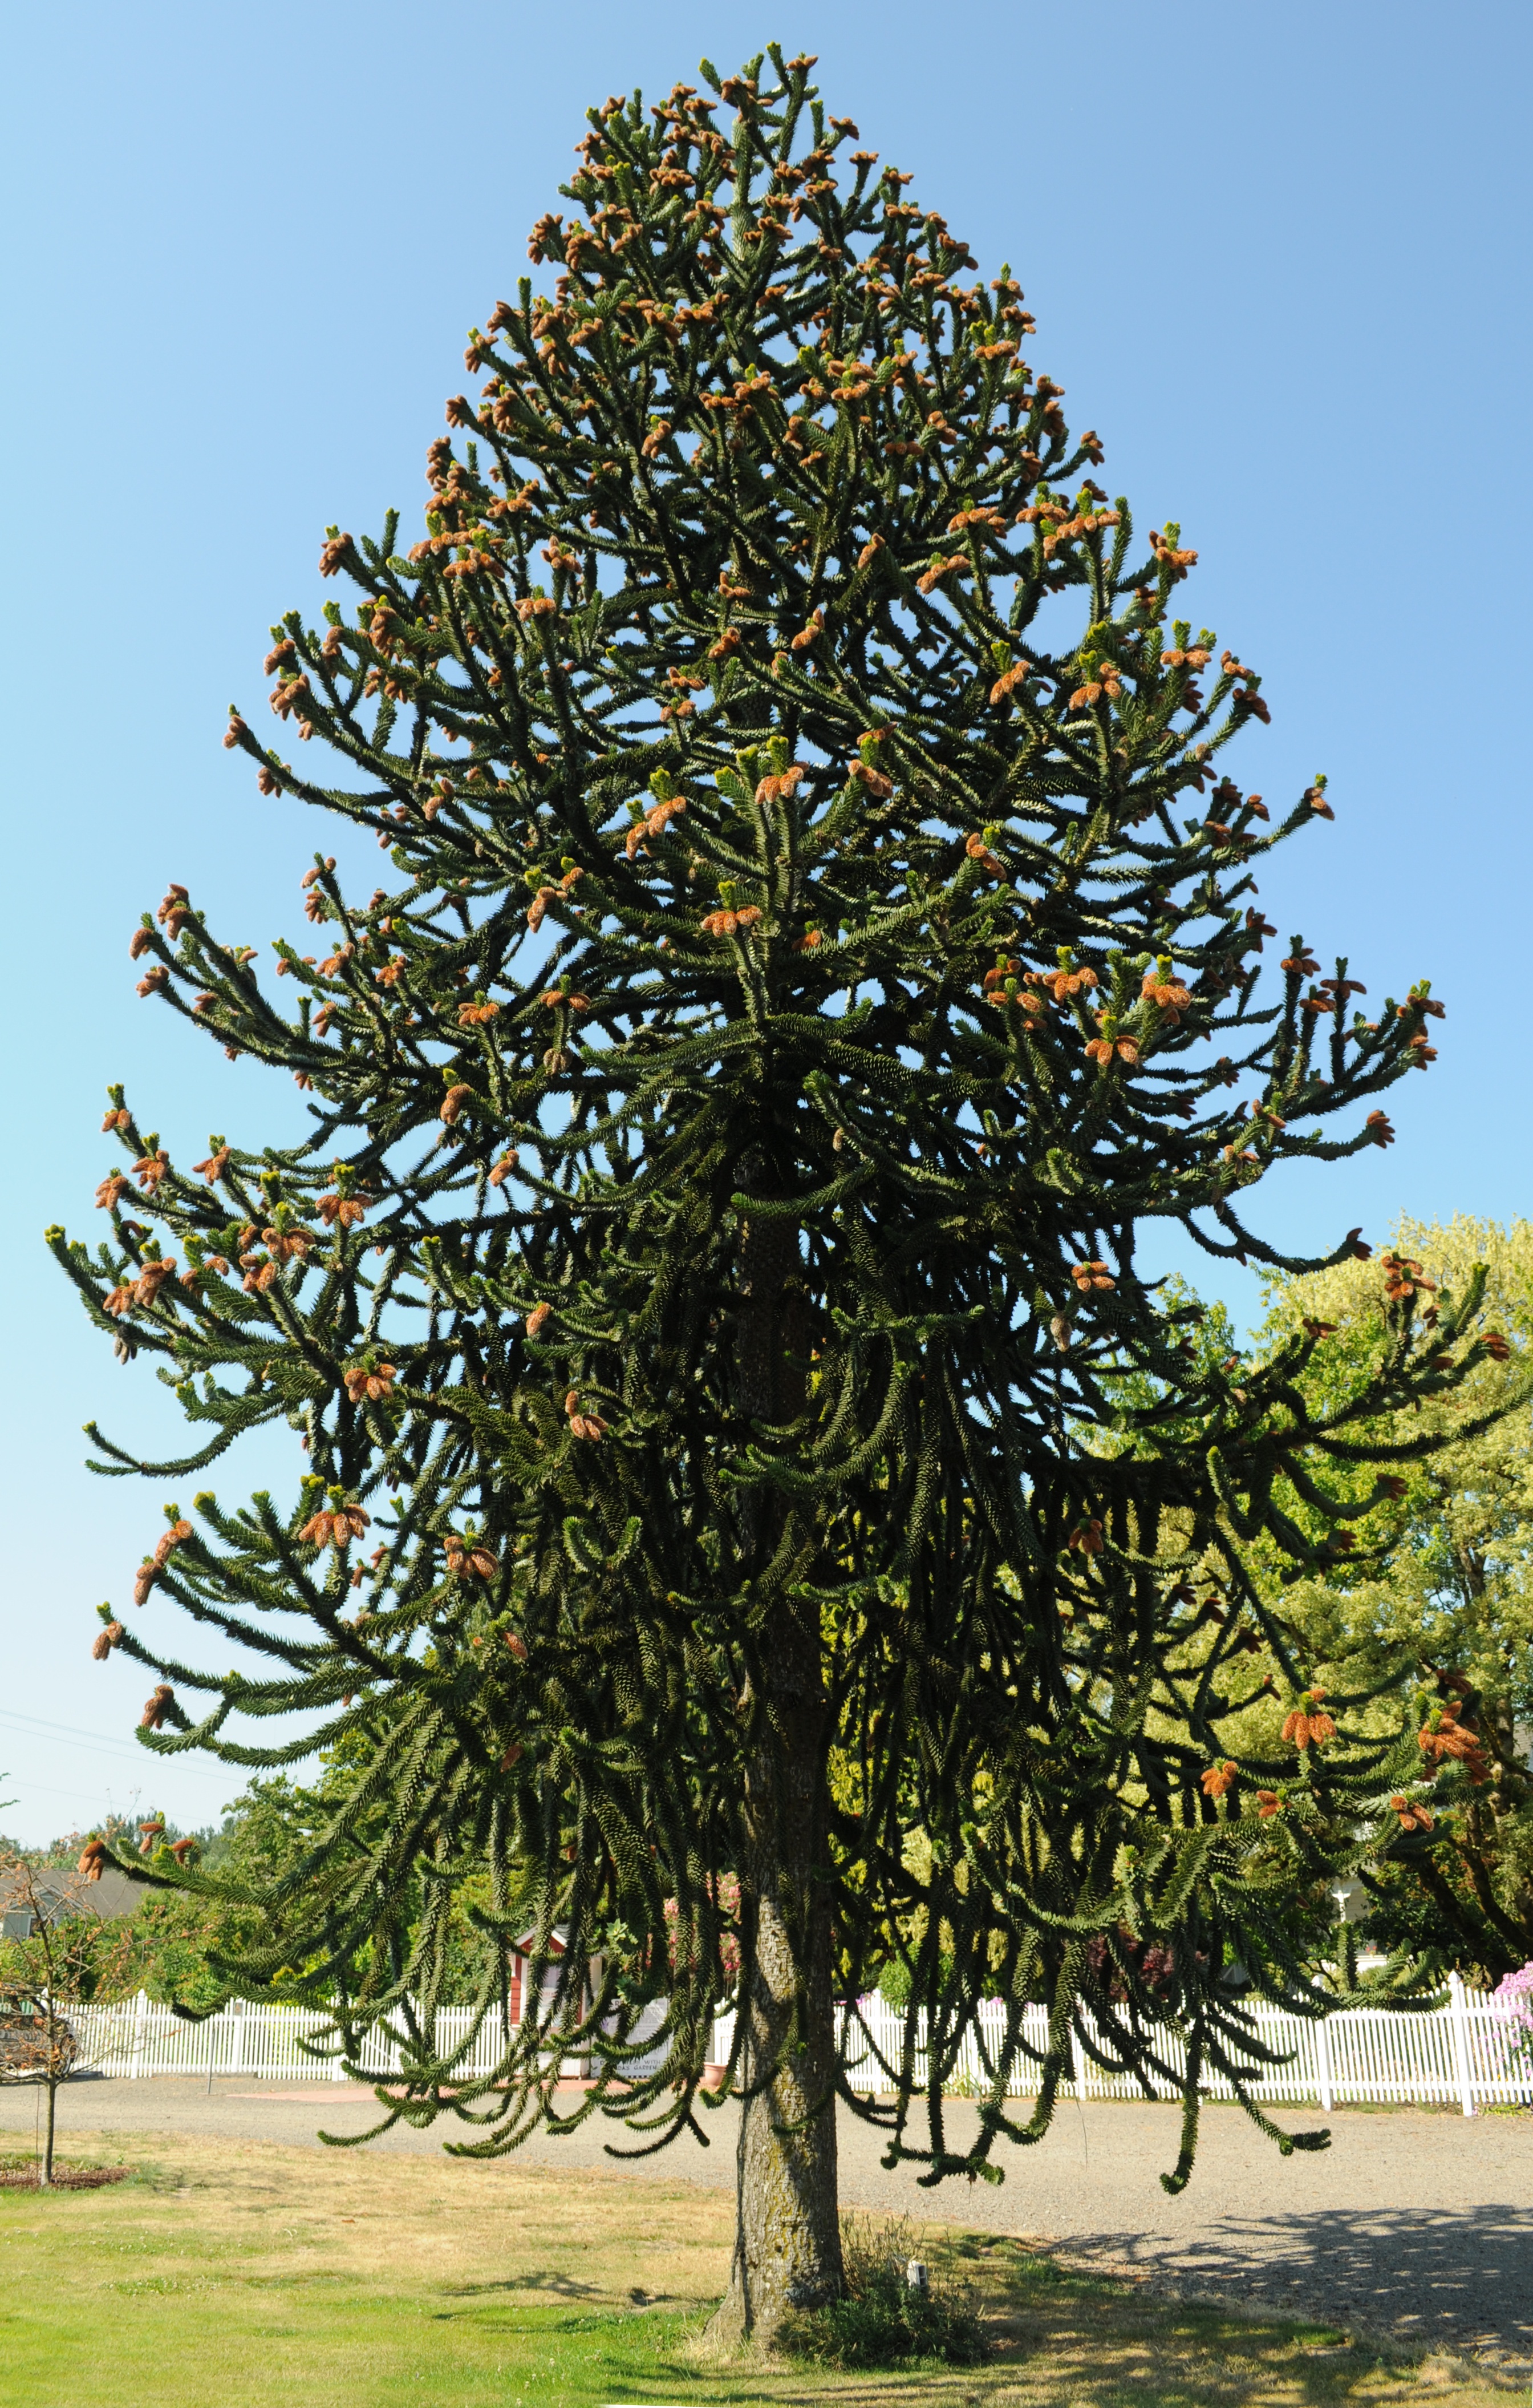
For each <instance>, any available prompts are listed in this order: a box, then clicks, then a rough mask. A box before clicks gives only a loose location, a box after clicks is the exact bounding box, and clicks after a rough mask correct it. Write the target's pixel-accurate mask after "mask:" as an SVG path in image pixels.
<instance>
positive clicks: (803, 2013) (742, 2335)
mask: <svg viewBox="0 0 1533 2408" xmlns="http://www.w3.org/2000/svg"><path fill="white" fill-rule="evenodd" d="M740 1268H741V1310H740V1317H739V1347H738V1369H739V1398H740V1404H741V1408H742V1410H743V1411H744V1412H746V1413H748V1414H749V1415H751V1417H752V1419H756V1420H764V1421H781V1420H787V1419H788V1418H790V1417H791V1416H792V1415H793V1414H794V1413H795V1412H797V1411H799V1410H800V1409H801V1406H802V1401H803V1393H804V1392H803V1382H802V1375H801V1374H800V1373H798V1372H796V1371H795V1370H794V1369H793V1368H792V1367H791V1365H790V1364H789V1363H788V1362H787V1361H786V1359H785V1358H786V1356H787V1355H789V1354H790V1353H792V1354H800V1355H801V1354H802V1352H803V1349H804V1345H805V1342H806V1339H805V1332H804V1329H803V1327H802V1320H803V1289H802V1284H801V1283H800V1281H799V1279H798V1255H797V1246H796V1232H795V1229H794V1227H793V1225H792V1223H791V1222H786V1221H778V1220H771V1221H767V1222H765V1223H757V1224H756V1225H754V1226H753V1227H748V1228H747V1229H746V1231H745V1234H744V1238H743V1241H742V1246H741V1264H740ZM749 1510H750V1512H751V1515H752V1528H751V1537H752V1549H751V1552H752V1555H754V1557H755V1558H756V1560H757V1561H758V1562H759V1563H763V1564H764V1563H765V1562H766V1560H767V1558H768V1557H769V1555H770V1554H771V1552H772V1550H773V1548H774V1546H775V1544H776V1542H777V1541H778V1539H779V1537H780V1536H781V1527H782V1522H781V1510H780V1508H779V1506H778V1504H777V1501H776V1500H775V1499H774V1498H771V1497H770V1495H768V1496H767V1497H766V1498H759V1497H758V1498H756V1499H754V1500H752V1505H751V1507H750V1509H749ZM778 1611H779V1615H780V1617H781V1618H780V1619H779V1620H777V1621H776V1622H774V1625H773V1627H772V1628H771V1630H770V1632H769V1634H768V1636H767V1641H766V1669H765V1672H764V1676H763V1695H762V1696H761V1698H760V1699H759V1700H758V1701H757V1707H758V1712H757V1727H758V1729H759V1731H760V1738H759V1741H758V1742H757V1744H756V1746H755V1748H754V1750H753V1753H752V1757H751V1760H750V1763H749V1766H748V1768H747V1772H746V1797H745V1813H746V1827H747V1842H746V1861H745V1863H744V1864H743V1865H742V1866H741V1868H740V1871H741V1875H742V1888H743V1890H744V1891H745V1892H746V1893H747V1894H748V1895H749V1896H751V1897H752V1898H753V1899H755V1901H756V1907H757V1914H758V1917H759V1936H758V1942H757V1951H756V1960H755V1967H754V1976H753V1979H752V1983H751V1985H750V1990H749V1995H748V1996H745V1997H742V1999H741V2000H740V2013H741V2014H743V2015H744V2016H745V2018H746V2044H745V2056H744V2067H745V2073H746V2078H747V2082H748V2084H750V2083H754V2082H756V2081H758V2080H760V2079H761V2077H762V2074H763V2072H764V2071H766V2069H767V2068H771V2069H774V2070H773V2071H771V2072H770V2075H769V2078H768V2079H766V2081H765V2083H764V2084H763V2086H762V2088H761V2090H760V2091H759V2092H758V2093H757V2094H756V2095H755V2096H754V2097H752V2098H749V2099H746V2100H743V2101H742V2103H741V2108H740V2133H739V2143H738V2153H737V2160H736V2224H735V2259H734V2265H733V2268H732V2270H731V2274H730V2283H729V2289H728V2291H727V2293H726V2294H725V2296H724V2300H723V2301H722V2303H721V2305H720V2307H719V2309H718V2312H717V2314H716V2315H715V2316H714V2317H713V2320H712V2323H711V2325H710V2326H709V2336H710V2338H711V2339H712V2340H713V2341H714V2342H715V2343H718V2344H719V2345H721V2346H723V2347H725V2348H738V2347H739V2346H740V2345H741V2344H742V2343H747V2342H750V2343H754V2344H755V2345H756V2346H757V2347H767V2348H769V2347H770V2346H771V2344H772V2342H773V2340H774V2339H775V2337H776V2335H777V2333H778V2331H779V2329H780V2328H781V2324H782V2321H783V2319H784V2317H786V2316H787V2315H791V2314H792V2312H793V2311H794V2310H795V2308H809V2307H817V2306H819V2305H821V2304H822V2303H823V2302H824V2300H831V2299H836V2298H838V2296H839V2294H840V2291H841V2287H842V2272H841V2233H840V2220H839V2214H838V2200H837V2178H836V2083H835V2067H836V2026H835V2002H834V1999H833V1996H832V1974H833V1970H834V1968H833V1957H832V1931H831V1918H830V1896H829V1888H828V1885H826V1884H825V1883H824V1882H823V1881H822V1880H819V1879H817V1878H816V1874H817V1869H818V1868H819V1867H820V1866H821V1865H822V1864H823V1862H824V1848H825V1828H824V1821H825V1817H824V1795H823V1788H824V1774H823V1755H824V1711H825V1708H824V1682H823V1678H822V1670H821V1659H820V1627H819V1617H818V1613H817V1612H816V1611H815V1609H813V1608H812V1607H810V1608H809V1609H807V1610H806V1609H800V1610H799V1611H798V1612H797V1613H795V1612H794V1610H793V1609H792V1608H791V1607H789V1606H788V1605H787V1603H786V1602H784V1603H783V1604H782V1605H781V1607H780V1608H779V1610H778Z"/></svg>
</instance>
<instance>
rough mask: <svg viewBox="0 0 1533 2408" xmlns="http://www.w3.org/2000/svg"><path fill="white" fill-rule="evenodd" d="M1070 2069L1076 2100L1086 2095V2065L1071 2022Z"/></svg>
mask: <svg viewBox="0 0 1533 2408" xmlns="http://www.w3.org/2000/svg"><path fill="white" fill-rule="evenodd" d="M1070 2071H1071V2073H1072V2074H1073V2075H1074V2076H1075V2096H1076V2099H1077V2100H1078V2101H1079V2100H1084V2098H1085V2095H1086V2066H1085V2059H1084V2058H1083V2057H1082V2054H1081V2043H1080V2042H1079V2040H1078V2039H1077V2038H1076V2034H1075V2026H1074V2025H1073V2024H1072V2025H1071V2026H1070Z"/></svg>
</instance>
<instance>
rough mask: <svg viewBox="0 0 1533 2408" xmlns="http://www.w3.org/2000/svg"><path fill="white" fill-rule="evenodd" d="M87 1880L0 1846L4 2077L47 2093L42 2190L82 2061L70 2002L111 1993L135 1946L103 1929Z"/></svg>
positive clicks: (121, 1933) (0, 2052)
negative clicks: (64, 2095) (64, 2098)
mask: <svg viewBox="0 0 1533 2408" xmlns="http://www.w3.org/2000/svg"><path fill="white" fill-rule="evenodd" d="M97 1845H98V1847H100V1843H99V1842H98V1843H97ZM100 1853H101V1855H102V1856H105V1853H106V1852H105V1849H104V1848H101V1850H100ZM93 1861H94V1859H93ZM89 1885H90V1871H89V1868H88V1867H87V1868H84V1869H82V1870H81V1871H79V1872H77V1873H75V1874H74V1875H73V1877H70V1876H68V1875H61V1874H59V1873H57V1872H55V1873H52V1874H45V1873H43V1872H42V1871H39V1870H38V1868H37V1867H36V1865H34V1864H32V1863H31V1862H29V1860H28V1859H27V1857H26V1856H22V1855H21V1854H20V1853H19V1852H18V1851H16V1850H14V1849H10V1848H4V1847H0V1899H3V1900H4V1902H5V1913H6V1927H7V1928H6V1934H5V1937H4V1938H3V1939H0V2076H3V2078H4V2079H6V2080H7V2081H12V2082H34V2083H36V2084H37V2085H39V2086H40V2088H41V2089H42V2090H43V2091H44V2092H45V2093H46V2096H47V2100H48V2105H47V2110H46V2115H45V2121H44V2126H43V2145H42V2153H41V2156H40V2158H39V2160H38V2166H37V2180H38V2183H39V2185H40V2186H42V2188H43V2189H45V2190H47V2189H49V2188H50V2187H51V2185H52V2181H53V2141H54V2129H55V2125H56V2121H57V2113H58V2097H59V2092H60V2090H61V2088H62V2087H63V2085H64V2083H66V2082H67V2081H68V2079H69V2077H70V2075H71V2074H72V2073H74V2072H75V2071H77V2070H78V2069H79V2063H80V2057H79V2039H78V2035H77V2034H76V2032H75V2030H74V2028H73V2026H72V2025H71V2023H70V2021H69V2017H68V2008H69V2007H70V2006H71V2005H72V2004H73V2003H74V2002H75V2001H76V2000H79V1999H81V1998H89V1997H90V1996H92V1995H93V1992H94V1991H95V1990H96V1989H98V1988H99V1989H100V1990H101V1991H102V1992H103V1994H104V1995H106V1996H107V1997H109V1996H111V1995H112V1992H113V1989H114V1987H115V1986H116V1985H117V1984H118V1983H119V1982H120V1980H121V1977H122V1971H123V1970H124V1968H125V1965H126V1961H127V1957H128V1955H129V1950H130V1945H131V1943H130V1941H129V1938H128V1934H127V1932H126V1930H125V1929H124V1928H117V1929H115V1930H112V1929H108V1928H104V1927H103V1926H102V1924H101V1923H100V1922H99V1921H98V1919H97V1918H96V1916H95V1915H93V1914H92V1912H91V1909H90V1902H89V1896H88V1892H89ZM23 1926H24V1927H25V1928H22V1927H23Z"/></svg>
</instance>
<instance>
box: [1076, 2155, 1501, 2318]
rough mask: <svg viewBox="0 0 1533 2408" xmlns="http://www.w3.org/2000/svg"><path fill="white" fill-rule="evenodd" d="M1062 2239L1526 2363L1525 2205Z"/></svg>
mask: <svg viewBox="0 0 1533 2408" xmlns="http://www.w3.org/2000/svg"><path fill="white" fill-rule="evenodd" d="M1529 2182H1530V2186H1533V2159H1530V2166H1529ZM1067 2247H1068V2253H1069V2255H1070V2256H1071V2257H1090V2258H1093V2259H1105V2258H1107V2257H1112V2258H1114V2259H1115V2260H1116V2261H1117V2262H1118V2263H1120V2264H1123V2263H1125V2262H1126V2263H1127V2264H1129V2265H1131V2266H1134V2267H1136V2268H1142V2269H1145V2270H1147V2271H1153V2272H1154V2273H1156V2274H1159V2275H1161V2276H1163V2277H1164V2278H1166V2279H1167V2280H1168V2281H1169V2282H1171V2283H1173V2284H1174V2285H1175V2286H1176V2287H1177V2288H1178V2289H1179V2290H1182V2291H1183V2292H1188V2291H1206V2292H1209V2293H1213V2294H1217V2295H1219V2296H1220V2297H1222V2298H1228V2296H1229V2295H1230V2294H1231V2292H1232V2291H1238V2292H1239V2296H1240V2298H1241V2299H1242V2300H1245V2301H1246V2302H1248V2303H1249V2304H1250V2305H1251V2306H1252V2307H1259V2308H1261V2309H1263V2310H1264V2311H1273V2310H1275V2311H1279V2312H1282V2311H1285V2310H1286V2311H1287V2312H1289V2313H1294V2312H1295V2311H1297V2310H1300V2309H1302V2310H1303V2311H1305V2312H1307V2313H1311V2314H1314V2313H1319V2314H1321V2315H1325V2316H1326V2317H1329V2318H1333V2319H1336V2320H1338V2321H1340V2322H1342V2323H1354V2324H1356V2325H1359V2326H1364V2327H1366V2328H1368V2329H1369V2330H1371V2331H1373V2332H1376V2333H1380V2334H1383V2335H1386V2336H1387V2337H1388V2338H1389V2339H1391V2340H1393V2341H1396V2342H1399V2343H1406V2344H1408V2345H1411V2346H1413V2347H1426V2348H1438V2349H1453V2350H1461V2351H1473V2352H1476V2353H1477V2354H1479V2355H1481V2356H1484V2357H1488V2358H1505V2359H1508V2360H1517V2361H1522V2360H1533V2207H1513V2206H1511V2205H1508V2204H1506V2203H1504V2202H1493V2201H1486V2202H1485V2203H1484V2204H1483V2205H1482V2206H1479V2207H1475V2208H1454V2209H1448V2208H1443V2209H1421V2208H1415V2209H1402V2210H1400V2211H1398V2212H1386V2211H1383V2210H1379V2209H1357V2210H1348V2211H1345V2212H1340V2211H1336V2210H1327V2209H1320V2210H1316V2211H1314V2212H1313V2213H1311V2214H1292V2215H1282V2216H1253V2217H1250V2218H1241V2217H1239V2216H1228V2217H1226V2218H1225V2220H1224V2221H1223V2222H1222V2224H1221V2225H1220V2227H1219V2229H1217V2231H1216V2232H1213V2233H1206V2234H1202V2235H1199V2237H1198V2238H1197V2239H1196V2240H1193V2241H1189V2242H1187V2243H1184V2244H1182V2245H1180V2246H1179V2245H1177V2244H1175V2243H1168V2242H1167V2241H1166V2240H1165V2239H1154V2240H1151V2239H1148V2238H1147V2239H1143V2240H1140V2239H1139V2238H1137V2237H1135V2236H1130V2235H1126V2234H1125V2235H1123V2236H1112V2237H1109V2236H1108V2235H1106V2234H1104V2235H1102V2236H1101V2238H1100V2239H1099V2240H1096V2241H1092V2242H1089V2243H1080V2242H1071V2243H1068V2244H1067Z"/></svg>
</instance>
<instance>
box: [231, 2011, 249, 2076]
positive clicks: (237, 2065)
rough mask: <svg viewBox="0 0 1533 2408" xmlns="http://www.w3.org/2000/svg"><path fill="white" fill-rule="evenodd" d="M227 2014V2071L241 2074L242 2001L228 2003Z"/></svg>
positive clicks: (243, 2018) (242, 2067) (243, 2014)
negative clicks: (228, 2023) (228, 2025)
mask: <svg viewBox="0 0 1533 2408" xmlns="http://www.w3.org/2000/svg"><path fill="white" fill-rule="evenodd" d="M228 2012H229V2019H230V2032H229V2071H230V2072H231V2073H243V2072H244V2071H245V2001H244V2000H243V1999H231V2000H230V2001H229V2009H228Z"/></svg>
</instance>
